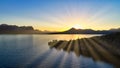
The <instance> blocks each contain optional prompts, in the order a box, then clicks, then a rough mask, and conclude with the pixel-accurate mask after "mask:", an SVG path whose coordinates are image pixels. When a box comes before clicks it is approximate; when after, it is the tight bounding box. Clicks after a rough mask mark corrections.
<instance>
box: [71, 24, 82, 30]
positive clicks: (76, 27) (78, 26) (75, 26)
mask: <svg viewBox="0 0 120 68" xmlns="http://www.w3.org/2000/svg"><path fill="white" fill-rule="evenodd" d="M73 28H75V29H83V27H82V26H80V25H79V24H75V25H74V26H73Z"/></svg>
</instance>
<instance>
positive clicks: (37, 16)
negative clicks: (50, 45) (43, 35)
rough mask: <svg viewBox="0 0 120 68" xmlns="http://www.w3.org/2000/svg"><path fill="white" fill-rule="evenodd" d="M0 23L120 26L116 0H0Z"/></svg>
mask: <svg viewBox="0 0 120 68" xmlns="http://www.w3.org/2000/svg"><path fill="white" fill-rule="evenodd" d="M0 24H10V25H18V26H33V27H34V28H35V29H39V30H48V31H64V30H67V29H69V28H71V27H73V26H75V25H77V27H78V26H79V27H80V28H82V29H94V30H107V29H111V28H120V0H0Z"/></svg>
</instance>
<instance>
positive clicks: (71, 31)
mask: <svg viewBox="0 0 120 68" xmlns="http://www.w3.org/2000/svg"><path fill="white" fill-rule="evenodd" d="M113 32H119V31H112V30H92V29H75V28H70V29H69V30H66V31H63V32H51V33H50V34H110V33H113Z"/></svg>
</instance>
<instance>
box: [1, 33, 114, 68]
mask: <svg viewBox="0 0 120 68" xmlns="http://www.w3.org/2000/svg"><path fill="white" fill-rule="evenodd" d="M93 36H100V35H0V67H19V68H21V67H28V68H29V67H35V68H36V67H38V68H48V67H49V68H67V67H69V68H80V67H81V68H88V67H89V68H113V67H114V65H113V64H110V63H107V62H104V61H94V59H92V57H86V56H84V55H80V56H79V57H78V56H76V55H75V53H74V52H70V53H68V52H65V51H63V50H57V49H55V48H50V47H49V46H48V42H49V41H51V40H70V39H77V38H85V37H86V38H89V37H93Z"/></svg>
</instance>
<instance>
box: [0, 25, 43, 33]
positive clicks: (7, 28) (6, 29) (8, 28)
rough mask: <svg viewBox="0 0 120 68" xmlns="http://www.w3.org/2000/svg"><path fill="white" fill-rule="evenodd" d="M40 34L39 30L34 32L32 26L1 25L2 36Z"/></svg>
mask: <svg viewBox="0 0 120 68" xmlns="http://www.w3.org/2000/svg"><path fill="white" fill-rule="evenodd" d="M40 32H41V31H39V30H34V28H33V27H32V26H17V25H7V24H1V25H0V34H35V33H40Z"/></svg>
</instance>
